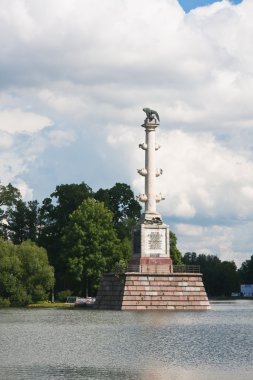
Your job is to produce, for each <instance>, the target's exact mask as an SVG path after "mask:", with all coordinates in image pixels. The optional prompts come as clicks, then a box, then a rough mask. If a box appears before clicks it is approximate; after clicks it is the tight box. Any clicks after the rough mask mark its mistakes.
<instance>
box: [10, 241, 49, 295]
mask: <svg viewBox="0 0 253 380" xmlns="http://www.w3.org/2000/svg"><path fill="white" fill-rule="evenodd" d="M17 252H18V255H19V258H20V260H21V263H22V277H21V281H22V283H23V284H24V286H25V289H26V292H27V294H28V296H30V297H31V299H32V301H40V300H46V299H48V294H49V291H50V290H51V289H52V288H53V286H54V270H53V267H52V266H50V265H49V262H48V257H47V252H46V250H45V249H44V248H41V247H38V246H37V245H36V244H35V243H33V242H31V241H25V242H23V243H22V244H20V245H18V246H17Z"/></svg>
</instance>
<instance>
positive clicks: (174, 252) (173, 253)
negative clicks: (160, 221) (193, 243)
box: [170, 231, 182, 265]
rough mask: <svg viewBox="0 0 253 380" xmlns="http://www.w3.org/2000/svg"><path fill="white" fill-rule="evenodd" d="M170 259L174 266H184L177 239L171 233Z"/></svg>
mask: <svg viewBox="0 0 253 380" xmlns="http://www.w3.org/2000/svg"><path fill="white" fill-rule="evenodd" d="M170 257H171V259H172V262H173V264H174V265H179V264H182V254H181V252H180V251H179V249H178V248H177V237H176V235H175V234H174V233H173V232H172V231H170Z"/></svg>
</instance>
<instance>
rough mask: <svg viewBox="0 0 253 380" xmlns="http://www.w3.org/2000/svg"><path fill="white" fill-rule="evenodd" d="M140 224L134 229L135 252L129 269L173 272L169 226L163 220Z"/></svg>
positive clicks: (147, 271) (148, 271) (146, 271)
mask: <svg viewBox="0 0 253 380" xmlns="http://www.w3.org/2000/svg"><path fill="white" fill-rule="evenodd" d="M157 219H158V222H157V220H155V221H154V222H153V223H152V224H151V223H150V221H149V222H148V223H147V222H146V223H141V224H138V225H137V226H136V227H135V229H134V231H133V238H132V241H133V254H132V258H131V260H130V261H129V267H128V269H129V271H131V272H145V273H152V272H153V273H171V272H172V270H173V268H172V260H171V258H170V255H169V252H170V237H169V228H168V226H167V225H165V224H163V223H162V222H161V218H160V216H159V217H158V216H157Z"/></svg>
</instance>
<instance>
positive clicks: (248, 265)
mask: <svg viewBox="0 0 253 380" xmlns="http://www.w3.org/2000/svg"><path fill="white" fill-rule="evenodd" d="M239 277H240V283H241V284H253V255H252V256H251V258H250V260H246V261H244V262H243V263H242V265H241V268H240V269H239Z"/></svg>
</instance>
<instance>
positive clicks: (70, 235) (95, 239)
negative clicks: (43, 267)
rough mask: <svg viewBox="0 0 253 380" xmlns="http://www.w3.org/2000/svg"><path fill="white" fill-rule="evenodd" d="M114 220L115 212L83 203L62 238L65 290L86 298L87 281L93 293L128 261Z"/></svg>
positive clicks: (99, 205)
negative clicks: (117, 265) (103, 279)
mask: <svg viewBox="0 0 253 380" xmlns="http://www.w3.org/2000/svg"><path fill="white" fill-rule="evenodd" d="M112 220H113V214H112V212H111V211H110V210H108V209H107V208H106V207H105V205H104V203H102V202H98V201H96V200H94V199H87V200H85V201H83V203H82V204H81V205H80V206H79V208H78V209H77V210H76V211H74V212H73V213H72V215H71V217H70V220H69V222H68V224H67V226H66V228H65V229H64V234H63V238H62V241H63V246H64V250H63V254H62V256H61V257H62V262H63V263H64V265H63V266H64V272H65V289H67V288H68V289H71V290H74V291H75V292H76V293H78V294H84V290H85V288H86V281H87V278H88V279H89V283H90V284H92V286H91V285H90V286H91V287H92V291H93V292H94V291H95V290H96V288H97V287H98V284H99V280H100V278H101V275H102V274H103V273H106V272H108V271H110V270H111V269H112V267H113V265H114V264H115V263H116V262H117V261H120V260H121V259H128V257H127V258H126V257H124V250H123V249H122V245H121V242H120V240H119V239H118V237H117V234H116V230H115V229H114V227H113V223H112Z"/></svg>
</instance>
